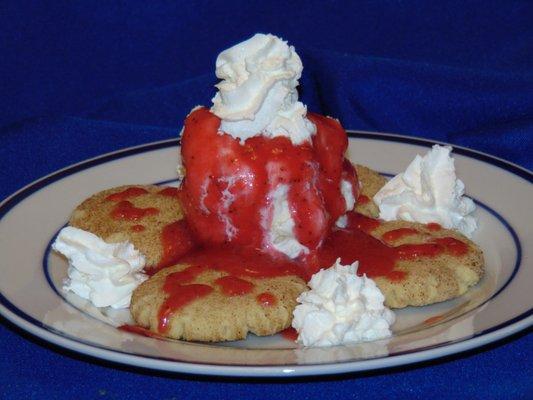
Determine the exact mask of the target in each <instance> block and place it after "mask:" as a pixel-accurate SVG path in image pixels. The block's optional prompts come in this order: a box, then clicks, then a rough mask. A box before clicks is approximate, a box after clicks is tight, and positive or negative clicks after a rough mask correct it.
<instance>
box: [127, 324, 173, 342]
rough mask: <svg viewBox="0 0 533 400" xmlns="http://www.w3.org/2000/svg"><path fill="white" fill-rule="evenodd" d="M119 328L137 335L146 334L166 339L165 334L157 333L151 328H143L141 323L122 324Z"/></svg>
mask: <svg viewBox="0 0 533 400" xmlns="http://www.w3.org/2000/svg"><path fill="white" fill-rule="evenodd" d="M118 330H120V331H123V332H129V333H135V334H137V335H141V336H146V337H150V338H155V339H165V337H164V336H161V335H158V334H157V333H155V332H152V331H151V330H149V329H146V328H143V327H142V326H139V325H121V326H119V327H118Z"/></svg>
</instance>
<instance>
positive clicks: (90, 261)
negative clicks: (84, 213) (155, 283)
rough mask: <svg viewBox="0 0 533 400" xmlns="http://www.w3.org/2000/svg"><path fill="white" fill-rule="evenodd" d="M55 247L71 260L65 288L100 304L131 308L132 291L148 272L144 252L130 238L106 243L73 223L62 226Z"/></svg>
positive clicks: (53, 246) (99, 305)
mask: <svg viewBox="0 0 533 400" xmlns="http://www.w3.org/2000/svg"><path fill="white" fill-rule="evenodd" d="M52 248H53V249H54V250H55V251H57V252H59V253H61V254H63V255H64V256H65V257H66V258H67V259H68V262H69V267H68V278H67V279H65V281H64V285H63V290H66V291H72V292H74V293H76V294H77V295H78V296H80V297H82V298H84V299H87V300H89V301H90V302H91V303H92V304H94V305H95V306H96V307H112V308H127V307H129V305H130V300H131V294H132V292H133V290H134V289H135V288H136V287H137V286H139V284H141V283H142V282H143V281H144V280H146V279H147V276H146V275H144V274H143V273H142V272H141V271H142V269H143V268H144V265H145V259H144V256H143V255H142V254H141V253H140V252H139V251H137V250H136V249H135V248H134V247H133V244H131V243H128V242H122V243H106V242H104V241H103V240H102V239H101V238H99V237H98V236H96V235H94V234H92V233H90V232H87V231H84V230H82V229H78V228H74V227H71V226H68V227H65V228H63V229H61V231H60V232H59V234H58V236H57V238H56V240H55V241H54V243H53V244H52Z"/></svg>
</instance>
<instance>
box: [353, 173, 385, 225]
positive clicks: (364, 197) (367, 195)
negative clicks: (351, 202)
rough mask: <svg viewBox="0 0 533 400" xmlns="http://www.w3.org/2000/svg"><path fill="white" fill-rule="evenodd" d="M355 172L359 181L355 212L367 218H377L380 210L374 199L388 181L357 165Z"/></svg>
mask: <svg viewBox="0 0 533 400" xmlns="http://www.w3.org/2000/svg"><path fill="white" fill-rule="evenodd" d="M355 170H356V171H357V177H358V179H359V197H358V198H357V202H356V204H355V211H357V212H358V213H360V214H363V215H366V216H367V217H372V218H377V217H378V216H379V208H378V206H377V205H376V204H375V203H374V201H373V200H372V198H373V197H374V195H375V194H376V193H377V192H378V191H379V189H381V188H382V187H383V185H385V183H386V182H387V179H386V178H385V177H384V176H382V175H380V174H378V173H377V172H375V171H373V170H371V169H370V168H367V167H365V166H363V165H355Z"/></svg>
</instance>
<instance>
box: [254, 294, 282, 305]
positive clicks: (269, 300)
mask: <svg viewBox="0 0 533 400" xmlns="http://www.w3.org/2000/svg"><path fill="white" fill-rule="evenodd" d="M256 300H257V302H258V303H259V304H260V305H262V306H263V307H272V306H275V305H276V304H277V303H278V300H277V299H276V296H274V295H273V294H271V293H268V292H265V293H261V294H259V295H257V297H256Z"/></svg>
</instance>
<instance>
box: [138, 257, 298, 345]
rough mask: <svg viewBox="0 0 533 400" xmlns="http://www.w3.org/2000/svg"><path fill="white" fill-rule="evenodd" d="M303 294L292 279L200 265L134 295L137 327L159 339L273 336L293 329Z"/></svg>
mask: <svg viewBox="0 0 533 400" xmlns="http://www.w3.org/2000/svg"><path fill="white" fill-rule="evenodd" d="M305 290H307V286H306V284H305V281H303V280H302V279H301V278H299V277H298V276H295V275H284V276H275V277H262V278H258V277H251V276H235V275H232V274H228V273H227V272H225V271H221V270H215V269H210V268H203V267H202V266H200V265H197V264H195V265H190V264H179V265H175V266H172V267H168V268H165V269H163V270H161V271H159V272H158V273H157V274H155V275H154V276H152V277H151V278H150V279H148V280H147V281H146V282H144V283H142V284H141V285H140V286H139V287H138V288H137V289H136V290H135V291H134V292H133V296H132V300H131V306H130V311H131V314H132V316H133V318H134V320H135V321H136V323H137V324H138V325H140V326H142V327H144V328H147V329H149V330H150V331H152V332H155V333H157V334H159V335H162V336H166V337H169V338H173V339H184V340H188V341H202V342H219V341H229V340H240V339H244V338H246V336H247V334H248V333H249V332H251V333H254V334H255V335H258V336H266V335H272V334H275V333H277V332H279V331H281V330H283V329H285V328H287V327H289V326H290V325H291V321H292V312H293V310H294V308H295V307H296V298H297V297H298V295H300V293H302V292H303V291H305Z"/></svg>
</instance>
